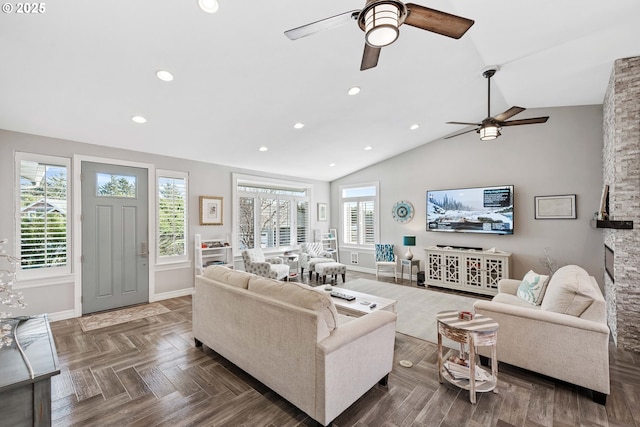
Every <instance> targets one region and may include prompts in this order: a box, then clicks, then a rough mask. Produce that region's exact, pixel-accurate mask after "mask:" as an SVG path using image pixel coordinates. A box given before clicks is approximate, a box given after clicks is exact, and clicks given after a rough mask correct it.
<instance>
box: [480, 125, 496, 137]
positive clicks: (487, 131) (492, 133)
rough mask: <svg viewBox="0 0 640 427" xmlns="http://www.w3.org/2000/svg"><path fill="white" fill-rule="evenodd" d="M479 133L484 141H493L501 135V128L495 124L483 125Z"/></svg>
mask: <svg viewBox="0 0 640 427" xmlns="http://www.w3.org/2000/svg"><path fill="white" fill-rule="evenodd" d="M478 133H479V134H480V139H481V140H482V141H491V140H493V139H496V138H497V137H499V136H500V128H499V127H498V126H494V125H489V126H483V127H481V128H480V129H478Z"/></svg>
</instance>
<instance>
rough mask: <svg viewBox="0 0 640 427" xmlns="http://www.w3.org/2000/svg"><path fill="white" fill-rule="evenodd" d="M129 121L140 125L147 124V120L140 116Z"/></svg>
mask: <svg viewBox="0 0 640 427" xmlns="http://www.w3.org/2000/svg"><path fill="white" fill-rule="evenodd" d="M131 120H133V121H134V122H136V123H140V124H142V123H147V119H145V118H144V117H142V116H133V117H131Z"/></svg>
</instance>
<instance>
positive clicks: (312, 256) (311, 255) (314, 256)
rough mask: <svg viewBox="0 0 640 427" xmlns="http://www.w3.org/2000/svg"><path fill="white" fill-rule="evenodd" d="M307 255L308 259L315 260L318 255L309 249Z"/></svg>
mask: <svg viewBox="0 0 640 427" xmlns="http://www.w3.org/2000/svg"><path fill="white" fill-rule="evenodd" d="M307 254H308V255H309V258H317V257H318V254H317V253H315V252H314V251H312V250H311V249H309V252H307Z"/></svg>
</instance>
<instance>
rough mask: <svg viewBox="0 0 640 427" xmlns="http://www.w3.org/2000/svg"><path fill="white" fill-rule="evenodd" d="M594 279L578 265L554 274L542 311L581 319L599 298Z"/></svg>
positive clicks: (568, 266) (567, 267) (541, 307)
mask: <svg viewBox="0 0 640 427" xmlns="http://www.w3.org/2000/svg"><path fill="white" fill-rule="evenodd" d="M594 283H595V282H592V278H591V277H590V276H589V273H587V272H586V271H585V270H584V269H583V268H581V267H578V266H577V265H566V266H564V267H562V268H559V269H558V271H556V272H555V273H554V274H553V277H552V278H551V280H550V281H549V286H547V292H546V295H545V298H544V300H543V301H542V305H541V306H540V309H541V310H546V311H554V312H556V313H563V314H569V315H571V316H577V317H580V316H581V315H582V313H584V311H585V310H586V309H587V308H589V306H590V305H591V303H593V301H594V300H595V299H597V298H598V294H599V291H596V289H595V288H594V286H597V284H594Z"/></svg>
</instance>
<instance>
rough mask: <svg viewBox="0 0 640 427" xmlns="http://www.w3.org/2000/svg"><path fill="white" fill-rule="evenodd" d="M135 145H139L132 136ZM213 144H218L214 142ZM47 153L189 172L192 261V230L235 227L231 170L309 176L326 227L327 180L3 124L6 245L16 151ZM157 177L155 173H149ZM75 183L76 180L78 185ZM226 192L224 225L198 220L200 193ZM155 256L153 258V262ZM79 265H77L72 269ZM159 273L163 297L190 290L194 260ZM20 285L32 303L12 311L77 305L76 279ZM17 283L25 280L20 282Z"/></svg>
mask: <svg viewBox="0 0 640 427" xmlns="http://www.w3.org/2000/svg"><path fill="white" fill-rule="evenodd" d="M177 143H179V142H177ZM131 146H132V147H134V146H135V142H134V141H132V143H131ZM211 149H212V150H215V146H212V147H211ZM16 151H21V152H27V153H34V154H46V155H53V156H59V157H67V158H73V156H74V155H82V156H94V157H101V158H106V159H115V160H122V161H131V162H140V163H147V164H152V165H153V166H154V167H155V168H156V169H166V170H172V171H181V172H188V173H189V238H190V241H189V255H190V260H191V261H193V235H194V234H196V233H199V234H201V235H202V237H203V238H216V237H226V236H227V235H229V236H230V235H231V232H232V218H233V216H232V202H231V196H232V173H241V174H247V175H254V176H263V177H269V178H279V179H284V180H295V181H302V182H311V183H313V184H314V194H313V200H311V207H313V209H311V212H312V215H311V221H312V222H311V227H312V228H320V229H322V230H323V231H326V230H327V229H328V222H323V223H317V224H316V223H314V221H315V220H316V216H315V206H316V203H317V202H325V203H328V202H329V194H330V193H329V183H327V182H322V181H310V180H304V179H298V178H293V177H288V176H279V175H272V174H265V173H260V172H256V171H252V170H246V169H238V168H230V167H226V166H220V165H215V164H209V163H202V162H194V161H190V160H183V159H177V158H172V157H165V156H157V155H153V154H148V153H142V152H136V151H129V150H121V149H113V148H109V147H104V146H98V145H92V144H85V143H80V142H73V141H66V140H60V139H55V138H48V137H42V136H35V135H29V134H23V133H16V132H11V131H6V130H0V182H1V183H2V186H1V187H0V197H1V200H3V202H4V203H2V204H0V238H5V237H6V238H8V239H9V244H8V245H7V248H13V247H15V228H14V227H15V219H14V218H15V214H14V209H15V202H14V200H15V198H14V197H15V190H14V188H15V178H14V171H15V168H14V163H15V160H14V158H15V152H16ZM151 179H153V177H151ZM76 184H77V183H73V185H76ZM200 195H208V196H222V197H223V198H224V202H223V208H224V213H223V225H222V226H201V225H199V216H198V206H199V196H200ZM153 263H154V261H153V260H152V265H153ZM76 267H77V266H73V268H74V271H75V268H76ZM152 274H154V277H155V297H154V298H152V299H162V298H163V297H169V296H172V295H178V294H181V293H182V294H184V293H188V292H189V291H190V290H191V288H192V287H193V282H194V272H193V264H192V265H191V266H190V267H182V268H178V269H167V267H166V266H162V267H159V268H156V267H155V266H154V267H153V268H152ZM32 285H33V284H29V286H30V287H28V288H26V289H20V290H21V291H22V292H23V293H24V295H25V301H26V302H27V304H28V307H27V308H26V309H25V310H20V313H18V312H17V311H16V310H12V311H13V312H14V314H16V315H18V314H34V313H43V312H46V313H54V314H55V313H61V312H67V311H69V310H73V308H74V307H73V301H74V283H73V282H68V281H67V283H53V284H46V285H43V286H32ZM18 286H21V284H19V285H18Z"/></svg>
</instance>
